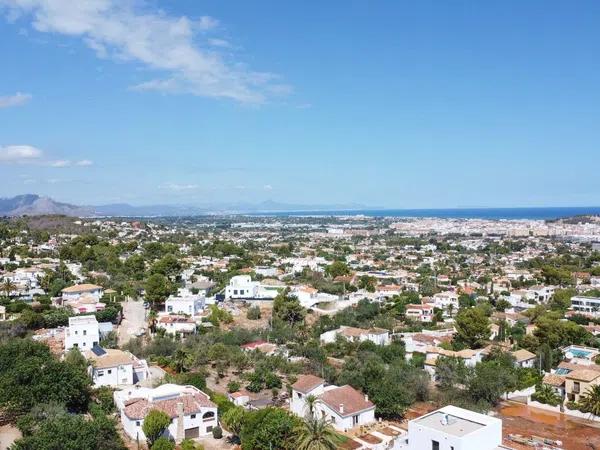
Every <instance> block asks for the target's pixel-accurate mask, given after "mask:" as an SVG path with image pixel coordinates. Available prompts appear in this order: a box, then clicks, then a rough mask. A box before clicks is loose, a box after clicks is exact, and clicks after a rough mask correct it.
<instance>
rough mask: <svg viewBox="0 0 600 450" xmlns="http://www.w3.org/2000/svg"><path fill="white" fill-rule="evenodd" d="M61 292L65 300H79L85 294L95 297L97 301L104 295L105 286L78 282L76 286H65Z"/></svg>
mask: <svg viewBox="0 0 600 450" xmlns="http://www.w3.org/2000/svg"><path fill="white" fill-rule="evenodd" d="M61 293H62V298H63V300H65V301H67V300H78V299H79V297H81V296H82V295H84V294H85V295H88V296H91V297H94V298H95V300H96V301H99V300H100V299H101V298H102V296H103V295H104V288H103V287H102V286H98V285H95V284H76V285H75V286H69V287H66V288H64V289H63V290H62V291H61Z"/></svg>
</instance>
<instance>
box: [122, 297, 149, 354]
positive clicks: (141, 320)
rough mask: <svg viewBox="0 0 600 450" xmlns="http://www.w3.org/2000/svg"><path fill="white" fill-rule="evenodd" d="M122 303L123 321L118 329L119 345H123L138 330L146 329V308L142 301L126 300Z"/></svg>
mask: <svg viewBox="0 0 600 450" xmlns="http://www.w3.org/2000/svg"><path fill="white" fill-rule="evenodd" d="M122 305H123V321H122V322H121V325H120V326H119V329H118V335H119V345H123V344H125V343H127V342H128V341H129V339H131V338H132V337H135V333H136V332H138V331H140V330H146V327H147V323H146V310H145V309H144V303H143V302H142V301H134V300H128V301H126V302H123V303H122Z"/></svg>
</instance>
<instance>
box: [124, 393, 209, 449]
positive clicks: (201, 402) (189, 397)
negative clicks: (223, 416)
mask: <svg viewBox="0 0 600 450" xmlns="http://www.w3.org/2000/svg"><path fill="white" fill-rule="evenodd" d="M114 399H115V405H116V406H117V409H118V410H119V412H120V415H121V423H122V425H123V430H124V431H125V433H126V434H127V435H128V436H129V437H130V438H131V439H134V440H135V439H139V440H140V441H143V440H145V439H146V436H145V435H144V431H143V430H142V425H143V423H144V418H145V417H146V415H147V414H148V412H150V411H151V410H153V409H158V410H160V411H163V412H165V413H166V414H167V415H168V416H169V417H170V418H171V423H170V424H169V426H168V427H167V429H166V430H165V432H164V434H163V435H164V436H165V437H167V438H169V439H174V440H175V441H176V442H181V441H182V440H183V439H194V438H198V437H200V436H206V435H208V434H210V433H211V432H212V430H213V428H215V427H216V426H217V425H218V418H217V405H216V404H214V403H213V402H212V401H211V400H210V398H209V396H208V395H206V394H205V393H204V392H202V391H200V390H199V389H198V388H196V387H194V386H180V385H177V384H163V385H161V386H159V387H157V388H154V389H149V388H133V389H129V390H121V391H116V392H115V393H114Z"/></svg>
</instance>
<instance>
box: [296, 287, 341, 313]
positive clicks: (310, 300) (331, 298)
mask: <svg viewBox="0 0 600 450" xmlns="http://www.w3.org/2000/svg"><path fill="white" fill-rule="evenodd" d="M290 295H291V296H294V297H296V298H297V299H298V301H299V302H300V304H301V305H302V306H303V307H304V308H312V307H313V306H315V305H317V304H318V303H327V302H335V301H336V300H338V296H337V295H332V294H327V293H325V292H319V291H318V290H316V289H315V288H313V287H310V286H297V287H294V288H293V289H292V290H291V292H290Z"/></svg>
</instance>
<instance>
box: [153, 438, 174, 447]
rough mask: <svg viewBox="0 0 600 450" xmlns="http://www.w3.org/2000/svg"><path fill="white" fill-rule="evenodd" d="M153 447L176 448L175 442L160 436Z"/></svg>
mask: <svg viewBox="0 0 600 450" xmlns="http://www.w3.org/2000/svg"><path fill="white" fill-rule="evenodd" d="M151 448H152V450H175V444H174V443H173V442H172V441H170V440H168V439H167V438H166V437H159V438H158V439H157V440H156V441H155V442H154V444H152V447H151Z"/></svg>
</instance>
